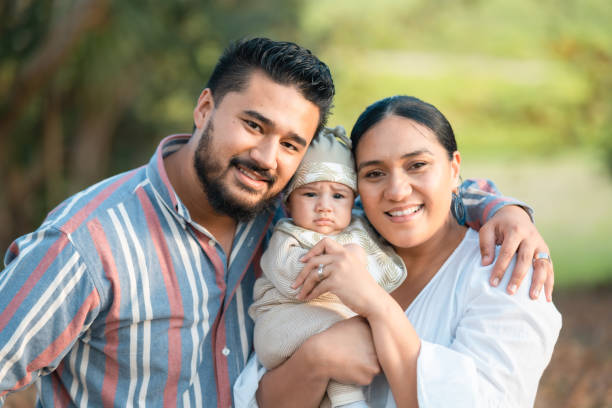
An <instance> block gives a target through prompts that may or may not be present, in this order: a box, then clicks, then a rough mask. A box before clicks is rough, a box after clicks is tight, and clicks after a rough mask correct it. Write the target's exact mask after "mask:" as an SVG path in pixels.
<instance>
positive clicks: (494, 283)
mask: <svg viewBox="0 0 612 408" xmlns="http://www.w3.org/2000/svg"><path fill="white" fill-rule="evenodd" d="M491 285H493V286H497V285H499V278H498V277H497V276H496V277H495V278H494V279H493V282H491Z"/></svg>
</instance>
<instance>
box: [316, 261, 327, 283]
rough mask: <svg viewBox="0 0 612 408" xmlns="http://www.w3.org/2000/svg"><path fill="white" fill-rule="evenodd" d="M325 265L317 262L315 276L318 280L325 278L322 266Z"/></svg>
mask: <svg viewBox="0 0 612 408" xmlns="http://www.w3.org/2000/svg"><path fill="white" fill-rule="evenodd" d="M324 266H325V265H323V264H319V268H318V269H317V278H318V279H319V282H321V281H322V280H323V279H325V276H324V275H323V267H324Z"/></svg>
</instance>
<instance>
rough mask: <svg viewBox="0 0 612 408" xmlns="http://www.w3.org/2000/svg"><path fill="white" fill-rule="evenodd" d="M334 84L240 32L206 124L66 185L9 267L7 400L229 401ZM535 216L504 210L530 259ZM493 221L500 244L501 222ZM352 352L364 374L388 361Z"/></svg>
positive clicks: (306, 56) (288, 48) (4, 327)
mask: <svg viewBox="0 0 612 408" xmlns="http://www.w3.org/2000/svg"><path fill="white" fill-rule="evenodd" d="M333 94H334V87H333V82H332V79H331V75H330V73H329V70H328V68H327V66H326V65H325V64H324V63H322V62H321V61H319V60H318V59H317V58H316V57H315V56H313V55H312V54H311V53H310V52H309V51H308V50H305V49H303V48H301V47H299V46H297V45H295V44H291V43H281V42H274V41H271V40H268V39H261V38H259V39H253V40H248V41H242V42H238V43H236V44H233V45H232V46H230V47H229V48H228V49H227V50H226V51H225V52H224V54H223V55H222V56H221V58H220V60H219V61H218V63H217V66H216V67H215V69H214V72H213V74H212V76H211V78H210V79H209V82H208V84H207V88H206V89H205V90H204V91H203V92H202V93H201V95H200V97H199V99H198V102H197V105H196V107H195V109H194V113H193V117H194V123H195V129H194V132H193V135H174V136H170V137H168V138H166V139H164V140H163V141H162V142H161V144H160V146H159V148H158V150H157V152H156V153H155V155H154V156H153V157H152V159H151V161H150V162H149V163H148V164H147V165H146V166H143V167H140V168H138V169H135V170H132V171H130V172H127V173H124V174H119V175H117V176H114V177H111V178H110V179H107V180H104V181H102V182H100V183H98V184H96V185H94V186H92V187H90V188H88V189H86V190H84V191H82V192H80V193H78V194H76V195H75V196H73V197H71V198H69V199H67V200H66V201H65V202H64V203H62V204H60V205H59V206H58V207H57V208H56V209H54V210H53V211H52V212H51V213H50V214H49V215H48V217H47V219H46V220H45V221H44V223H43V224H42V225H41V226H40V227H39V229H37V230H36V231H34V232H33V233H31V234H28V235H26V236H24V237H21V238H19V239H17V240H16V241H15V242H14V243H13V244H12V245H11V246H10V247H9V249H8V251H7V254H6V257H5V265H6V269H5V270H4V271H2V272H1V273H0V398H3V397H4V396H5V395H6V394H7V392H9V391H14V390H17V389H20V388H23V387H25V386H27V385H28V384H30V383H32V382H33V381H35V380H37V379H38V381H37V385H38V391H39V393H38V394H39V398H40V399H41V400H42V403H43V405H45V406H54V405H60V406H65V405H70V404H74V405H80V406H102V405H104V406H108V405H118V406H125V405H136V404H138V405H153V406H175V405H185V406H192V405H194V406H207V407H208V406H215V405H216V406H223V407H227V406H230V405H231V404H232V397H231V387H232V385H233V383H234V382H235V380H236V378H237V376H238V374H239V373H240V370H241V369H242V368H243V367H244V365H245V363H246V361H247V359H248V357H249V354H250V352H251V348H252V328H253V323H252V321H251V320H250V319H249V317H248V315H247V314H246V310H247V308H248V306H249V304H250V303H251V301H252V287H253V283H254V280H255V277H256V275H257V272H258V265H259V263H258V261H259V256H260V254H261V251H262V249H263V245H264V241H265V239H264V238H265V235H266V232H267V230H268V228H269V227H270V225H271V224H272V222H273V218H274V216H275V210H276V208H277V202H276V196H277V195H278V193H279V192H280V191H281V190H282V189H283V187H284V186H285V184H286V183H287V182H288V181H289V179H290V178H291V176H292V175H293V173H294V171H295V169H296V167H297V165H298V164H299V162H300V160H301V158H302V156H303V155H304V153H305V150H306V148H307V147H308V144H309V143H310V141H311V140H312V138H313V137H314V135H315V134H316V132H317V131H318V130H320V129H321V128H322V126H323V125H324V123H325V120H326V117H327V115H328V112H329V109H330V107H331V104H332V99H333ZM483 197H484V199H483V200H481V201H482V202H485V201H486V202H489V201H490V200H489V199H488V198H486V196H483ZM487 200H489V201H487ZM498 201H499V200H497V201H495V202H491V203H492V204H491V205H496V206H497V205H498ZM481 204H482V203H481ZM481 207H482V205H481ZM483 208H484V207H483ZM515 208H518V207H515ZM508 210H509V211H508ZM487 212H488V210H487ZM517 213H518V214H522V215H519V216H517V215H515V214H517ZM525 214H526V213H524V212H523V211H522V210H516V212H512V210H511V209H510V208H509V207H507V208H505V209H504V210H503V211H500V212H498V215H496V216H495V219H496V220H500V219H501V220H504V219H505V220H506V221H505V223H502V224H504V225H506V227H508V226H513V225H514V224H515V222H514V221H516V218H517V217H523V218H522V224H521V225H523V227H522V228H520V232H519V233H518V234H514V235H511V236H509V237H508V236H507V237H506V239H505V241H504V242H509V243H510V244H508V248H509V251H510V252H511V253H513V252H514V250H515V248H516V247H517V246H518V245H519V243H520V245H521V246H522V247H523V249H524V250H526V251H527V253H528V255H527V257H528V259H531V257H532V256H533V253H534V250H535V249H536V246H537V245H539V246H542V245H545V244H543V242H541V239H540V238H539V235H538V236H537V237H536V238H535V239H531V240H528V241H523V240H522V238H521V236H526V235H529V234H531V233H532V232H533V226H532V225H531V223H530V221H529V218H528V217H527V216H526V215H525ZM508 220H510V221H508ZM491 225H493V226H488V228H487V227H484V228H483V229H484V230H485V231H489V236H488V238H487V240H485V241H487V243H485V244H484V246H485V247H486V248H487V249H488V250H489V251H491V250H492V246H493V241H494V239H495V235H496V234H495V233H494V231H495V230H497V229H498V228H502V230H503V225H500V224H499V223H491ZM504 231H505V230H504ZM498 235H499V234H498ZM529 252H530V253H529ZM508 259H509V258H508ZM506 264H507V263H506ZM503 267H504V265H503V264H500V272H501V271H502V269H504V268H503ZM519 275H520V274H518V275H517V278H518V279H519V280H520V278H521V276H519ZM545 275H546V273H544V275H543V276H545ZM542 283H543V278H542V277H541V278H540V279H539V280H538V281H537V282H535V287H536V288H537V287H539V285H542ZM332 333H333V331H332ZM351 352H352V351H351V350H347V351H346V352H345V354H349V353H351ZM338 354H339V355H342V353H338ZM344 360H345V361H343V363H349V364H350V363H351V361H349V360H350V359H349V357H348V356H347V357H346V358H345V359H344ZM353 360H354V366H355V367H356V366H357V365H359V366H360V367H361V366H365V365H367V367H366V369H365V370H364V371H366V372H368V373H366V374H365V375H364V377H367V376H368V375H370V373H369V372H370V371H371V372H374V371H375V368H376V367H377V364H376V362H375V361H371V362H367V363H364V362H362V361H361V360H362V359H358V358H357V356H356V357H354V358H353ZM349 367H351V366H350V365H349ZM368 368H369V369H368ZM352 376H354V375H352ZM352 376H351V375H349V376H348V377H347V381H353V378H352ZM370 378H371V376H370Z"/></svg>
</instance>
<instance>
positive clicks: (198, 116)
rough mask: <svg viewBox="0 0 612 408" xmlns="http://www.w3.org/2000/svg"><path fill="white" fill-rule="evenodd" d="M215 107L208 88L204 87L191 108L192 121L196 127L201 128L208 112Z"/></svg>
mask: <svg viewBox="0 0 612 408" xmlns="http://www.w3.org/2000/svg"><path fill="white" fill-rule="evenodd" d="M214 108H215V100H214V99H213V96H212V92H211V90H210V88H206V89H204V90H203V91H202V93H201V94H200V97H199V98H198V103H197V104H196V107H195V108H194V109H193V123H194V125H195V127H197V128H198V129H202V128H203V127H204V124H205V123H206V120H207V119H208V117H209V115H210V112H212V110H213V109H214Z"/></svg>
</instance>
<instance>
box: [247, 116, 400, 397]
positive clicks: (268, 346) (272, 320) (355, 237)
mask: <svg viewBox="0 0 612 408" xmlns="http://www.w3.org/2000/svg"><path fill="white" fill-rule="evenodd" d="M356 189H357V177H356V174H355V169H354V162H353V158H352V155H351V151H350V140H349V139H348V138H347V137H346V133H345V131H344V129H343V128H342V127H340V126H338V127H336V128H335V129H324V130H323V131H322V132H321V133H319V134H318V135H317V137H315V139H314V140H313V141H312V144H311V145H310V147H309V149H308V151H307V152H306V154H305V156H304V159H303V160H302V162H301V164H300V166H299V167H298V169H297V171H296V173H295V176H294V177H293V179H292V180H291V182H290V183H289V185H288V187H287V190H286V195H285V197H286V204H287V207H288V210H289V214H290V215H291V217H292V218H291V219H283V220H280V221H279V222H278V223H277V225H276V227H275V228H274V233H273V234H272V237H271V240H270V244H269V246H268V249H267V250H266V251H265V252H264V254H263V256H262V258H261V268H262V271H263V276H262V277H260V278H259V279H258V280H257V281H256V282H255V288H254V294H253V305H252V306H251V307H250V309H249V314H250V316H251V317H252V318H253V320H254V321H255V331H254V346H255V351H256V352H257V357H258V359H259V361H260V362H261V363H262V364H263V365H264V366H265V367H266V368H267V369H272V368H274V367H276V366H278V365H279V364H281V363H282V362H283V361H285V360H286V359H287V358H288V357H289V356H291V354H293V352H294V351H295V350H296V349H297V348H298V347H299V346H300V345H301V344H302V343H303V342H304V340H306V339H307V338H308V337H310V336H312V335H314V334H316V333H319V332H321V331H323V330H325V329H327V328H329V327H330V326H331V325H333V324H334V323H336V322H338V321H340V320H342V319H346V318H348V317H352V316H354V315H355V313H354V312H352V311H351V310H350V309H349V308H348V307H346V306H345V305H344V304H342V302H340V300H339V299H338V298H337V297H336V296H335V295H334V294H332V293H325V294H323V295H321V296H319V297H318V298H316V299H314V300H312V301H309V302H303V301H300V300H298V299H297V294H298V292H299V288H298V289H293V288H292V287H291V285H292V284H293V282H294V281H295V279H296V278H297V276H298V274H299V273H300V271H301V269H302V267H303V263H302V262H300V258H301V257H302V256H303V255H304V254H306V253H307V252H308V251H309V250H310V249H311V248H312V247H313V246H314V245H315V244H316V243H317V242H319V241H320V240H321V239H322V238H325V237H329V238H331V239H333V240H335V241H337V242H338V243H340V244H350V243H353V244H357V245H359V246H361V247H362V248H363V249H364V250H365V252H366V255H367V263H368V265H367V266H368V271H369V272H370V274H371V275H372V276H373V277H374V278H375V280H376V281H377V283H378V284H379V285H381V286H382V287H383V288H384V289H385V290H387V291H388V292H391V291H392V290H393V289H395V288H397V287H398V286H399V285H400V284H401V283H402V281H403V280H404V279H405V278H406V270H405V267H404V263H403V262H402V260H401V258H400V257H399V256H397V255H396V254H395V252H393V250H392V249H391V248H390V247H389V246H387V245H386V244H384V243H383V242H382V241H381V239H380V238H379V237H378V236H377V234H376V233H375V232H374V231H373V230H372V228H371V227H370V226H369V224H368V222H367V221H366V220H364V219H363V218H361V217H359V216H357V215H353V214H352V208H353V201H354V198H355V193H356ZM327 397H328V398H329V399H328V398H326V399H324V401H323V405H322V406H329V405H331V406H332V407H339V406H351V407H358V406H361V407H365V406H367V405H366V404H365V402H364V395H363V392H362V390H361V388H360V387H358V386H354V385H345V384H340V383H337V382H335V381H330V383H329V385H328V387H327Z"/></svg>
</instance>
